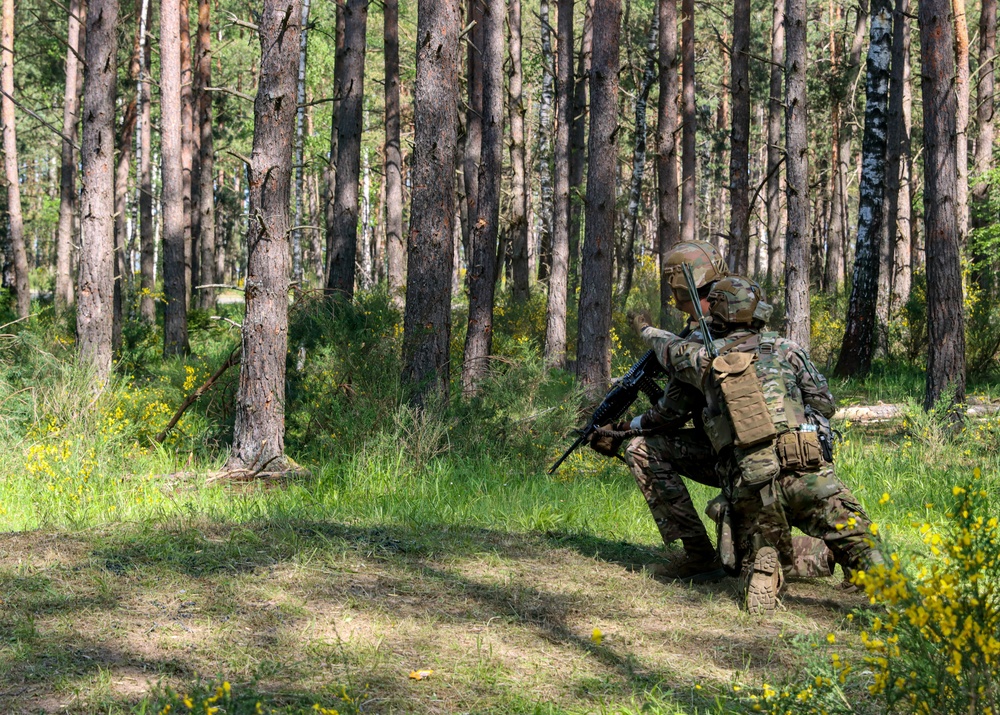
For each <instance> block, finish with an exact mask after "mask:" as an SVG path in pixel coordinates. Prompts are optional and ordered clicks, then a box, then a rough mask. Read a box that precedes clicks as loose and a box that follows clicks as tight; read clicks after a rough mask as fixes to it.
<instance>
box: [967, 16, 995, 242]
mask: <svg viewBox="0 0 1000 715" xmlns="http://www.w3.org/2000/svg"><path fill="white" fill-rule="evenodd" d="M996 54H997V3H996V0H983V3H982V12H981V14H980V16H979V71H978V73H977V75H976V78H977V82H976V124H977V125H978V127H979V135H978V137H977V138H976V158H975V176H976V178H977V179H982V178H983V177H984V176H985V174H986V173H987V172H988V171H989V170H990V169H991V168H992V167H993V140H994V137H995V136H996V130H995V127H994V126H993V110H994V107H995V103H994V100H993V92H994V88H995V81H994V77H995V75H994V61H995V60H996ZM988 199H989V184H988V183H987V182H986V181H979V182H977V183H976V185H975V186H974V187H973V189H972V217H971V218H972V227H973V228H983V227H985V226H988V225H989V224H990V222H991V220H992V218H991V217H990V216H989V215H988V214H987V211H988V209H987V202H988ZM974 260H975V259H974Z"/></svg>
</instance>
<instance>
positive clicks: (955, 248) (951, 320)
mask: <svg viewBox="0 0 1000 715" xmlns="http://www.w3.org/2000/svg"><path fill="white" fill-rule="evenodd" d="M950 10H951V4H950V3H949V1H948V0H921V2H920V13H919V14H920V56H921V70H922V72H921V74H922V76H923V81H922V83H921V84H922V89H923V106H924V112H923V114H924V151H925V156H924V165H925V170H924V221H925V226H926V248H925V250H926V253H927V337H928V346H927V388H926V393H925V396H924V409H926V410H930V409H933V408H934V407H936V406H937V403H938V402H939V401H942V400H943V401H944V402H945V403H946V405H948V406H951V407H957V406H958V405H960V404H961V403H962V402H964V400H965V319H964V316H963V314H962V265H961V248H962V242H961V235H960V234H959V230H958V215H957V214H958V207H957V206H956V205H955V196H956V190H957V189H956V184H957V182H958V177H957V171H956V168H957V165H956V162H955V154H956V152H955V137H956V136H957V134H956V131H955V122H956V113H957V106H956V105H957V100H956V96H955V92H954V90H953V88H952V82H953V78H954V77H955V55H954V48H955V35H954V26H953V25H952V18H951V16H950Z"/></svg>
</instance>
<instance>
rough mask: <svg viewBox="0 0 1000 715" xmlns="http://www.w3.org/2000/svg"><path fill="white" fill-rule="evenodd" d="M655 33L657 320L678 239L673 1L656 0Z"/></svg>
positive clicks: (667, 301)
mask: <svg viewBox="0 0 1000 715" xmlns="http://www.w3.org/2000/svg"><path fill="white" fill-rule="evenodd" d="M657 12H658V13H659V17H660V28H659V36H658V47H659V62H660V67H659V70H660V71H659V77H660V98H659V104H658V105H657V119H656V171H657V179H658V182H657V183H658V186H657V193H658V196H657V199H658V214H659V215H658V217H657V224H656V244H657V252H658V256H659V266H660V277H661V278H660V319H661V321H662V320H663V319H664V318H665V317H666V316H667V314H668V313H667V308H668V307H669V306H670V305H671V304H672V302H673V292H672V291H671V289H670V284H669V283H668V282H667V281H665V280H663V278H662V276H663V269H664V268H665V267H666V256H667V252H668V251H669V250H670V249H671V248H672V247H673V245H674V244H675V243H677V240H678V238H679V233H680V223H679V220H678V216H677V211H678V205H677V188H678V187H677V136H676V132H677V89H678V82H677V79H678V78H677V65H678V63H679V59H680V58H679V57H678V55H677V0H659V2H658V8H657Z"/></svg>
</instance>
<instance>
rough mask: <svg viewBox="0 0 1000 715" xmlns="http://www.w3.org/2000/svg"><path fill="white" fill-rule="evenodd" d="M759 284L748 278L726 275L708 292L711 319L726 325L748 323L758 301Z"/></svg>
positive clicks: (750, 321)
mask: <svg viewBox="0 0 1000 715" xmlns="http://www.w3.org/2000/svg"><path fill="white" fill-rule="evenodd" d="M760 298H761V292H760V286H759V285H757V283H756V282H754V281H752V280H750V279H749V278H741V277H740V276H727V277H725V278H723V279H722V280H720V281H718V282H717V283H716V284H715V285H714V286H713V287H712V290H711V291H710V292H709V294H708V304H709V306H710V312H711V314H712V320H713V321H718V322H721V323H725V324H726V325H749V324H750V323H752V322H753V320H754V317H755V312H756V310H757V305H758V303H760Z"/></svg>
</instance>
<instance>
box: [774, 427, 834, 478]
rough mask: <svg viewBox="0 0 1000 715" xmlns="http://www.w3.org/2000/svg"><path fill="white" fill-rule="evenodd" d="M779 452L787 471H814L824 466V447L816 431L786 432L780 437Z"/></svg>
mask: <svg viewBox="0 0 1000 715" xmlns="http://www.w3.org/2000/svg"><path fill="white" fill-rule="evenodd" d="M777 451H778V460H779V461H780V462H781V469H782V470H785V471H801V470H806V471H813V470H816V469H819V468H820V467H821V466H823V446H822V444H820V440H819V435H818V434H817V433H816V432H815V431H809V432H804V431H797V432H785V433H784V434H782V435H781V436H779V437H778V441H777Z"/></svg>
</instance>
